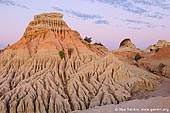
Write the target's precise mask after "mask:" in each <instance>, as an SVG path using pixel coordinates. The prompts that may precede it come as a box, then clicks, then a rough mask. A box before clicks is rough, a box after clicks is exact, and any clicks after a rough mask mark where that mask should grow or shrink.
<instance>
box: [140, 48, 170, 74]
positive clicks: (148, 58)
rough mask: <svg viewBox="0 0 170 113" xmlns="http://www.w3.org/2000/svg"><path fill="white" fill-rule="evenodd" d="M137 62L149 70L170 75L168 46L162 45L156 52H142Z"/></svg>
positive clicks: (169, 49)
mask: <svg viewBox="0 0 170 113" xmlns="http://www.w3.org/2000/svg"><path fill="white" fill-rule="evenodd" d="M143 56H144V58H143V59H141V60H140V61H139V64H140V65H141V66H143V67H145V68H146V69H148V70H149V71H151V72H153V73H156V74H158V75H163V76H165V77H170V63H169V62H170V46H163V47H161V48H160V49H159V50H158V51H156V52H146V53H144V55H143Z"/></svg>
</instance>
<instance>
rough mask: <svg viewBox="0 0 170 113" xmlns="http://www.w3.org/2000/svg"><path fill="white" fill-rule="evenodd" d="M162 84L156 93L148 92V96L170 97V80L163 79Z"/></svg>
mask: <svg viewBox="0 0 170 113" xmlns="http://www.w3.org/2000/svg"><path fill="white" fill-rule="evenodd" d="M162 80H163V81H162V82H161V83H160V84H159V85H158V86H157V88H156V89H155V90H154V91H151V92H147V95H148V96H149V97H155V96H163V97H166V96H170V78H165V77H163V78H162Z"/></svg>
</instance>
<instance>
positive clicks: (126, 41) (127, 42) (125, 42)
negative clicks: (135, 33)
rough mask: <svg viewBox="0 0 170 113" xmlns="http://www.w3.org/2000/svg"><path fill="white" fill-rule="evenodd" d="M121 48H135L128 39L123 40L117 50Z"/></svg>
mask: <svg viewBox="0 0 170 113" xmlns="http://www.w3.org/2000/svg"><path fill="white" fill-rule="evenodd" d="M121 47H129V48H136V46H135V45H134V44H133V43H132V42H131V40H130V39H129V38H126V39H124V40H123V41H122V42H121V43H120V46H119V48H121Z"/></svg>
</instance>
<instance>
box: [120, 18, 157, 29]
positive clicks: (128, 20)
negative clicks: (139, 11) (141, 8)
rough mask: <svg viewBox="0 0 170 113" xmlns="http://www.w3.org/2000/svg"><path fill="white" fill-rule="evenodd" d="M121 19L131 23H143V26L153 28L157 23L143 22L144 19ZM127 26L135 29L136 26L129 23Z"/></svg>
mask: <svg viewBox="0 0 170 113" xmlns="http://www.w3.org/2000/svg"><path fill="white" fill-rule="evenodd" d="M121 21H124V22H127V23H128V24H133V25H136V26H137V25H143V26H145V27H148V28H154V27H157V25H154V24H152V23H150V22H145V21H140V20H132V19H122V20H121ZM129 28H130V29H134V28H135V29H136V27H131V26H130V25H129Z"/></svg>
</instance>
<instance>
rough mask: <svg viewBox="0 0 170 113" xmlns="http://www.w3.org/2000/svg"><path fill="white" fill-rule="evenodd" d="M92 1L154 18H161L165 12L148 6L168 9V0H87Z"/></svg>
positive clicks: (169, 2) (169, 6)
mask: <svg viewBox="0 0 170 113" xmlns="http://www.w3.org/2000/svg"><path fill="white" fill-rule="evenodd" d="M89 1H91V2H93V3H95V2H100V3H104V4H110V5H112V6H113V7H115V8H120V9H122V10H124V11H127V12H130V13H133V14H139V15H143V16H146V17H149V18H154V19H163V18H164V17H165V16H166V14H162V13H161V12H158V13H157V14H156V13H153V12H151V11H150V9H149V8H148V7H152V8H153V7H154V8H155V9H158V8H161V9H163V10H170V1H169V0H89Z"/></svg>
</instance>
